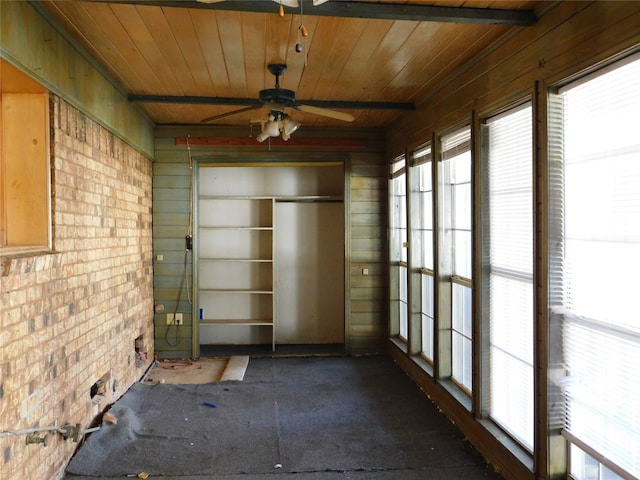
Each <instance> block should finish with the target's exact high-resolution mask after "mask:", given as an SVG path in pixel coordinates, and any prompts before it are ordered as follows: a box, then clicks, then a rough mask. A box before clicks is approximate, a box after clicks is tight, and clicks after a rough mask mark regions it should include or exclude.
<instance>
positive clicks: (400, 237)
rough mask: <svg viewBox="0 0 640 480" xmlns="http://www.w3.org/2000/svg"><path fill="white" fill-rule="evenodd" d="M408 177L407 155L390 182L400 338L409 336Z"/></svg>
mask: <svg viewBox="0 0 640 480" xmlns="http://www.w3.org/2000/svg"><path fill="white" fill-rule="evenodd" d="M406 182H407V180H406V163H405V157H404V155H403V156H401V157H400V158H398V159H397V160H396V161H394V162H393V164H392V166H391V178H390V184H389V196H390V204H391V205H390V219H389V222H390V259H391V278H392V279H397V284H396V285H392V286H391V288H392V289H393V291H392V295H391V307H392V308H394V309H396V315H397V316H398V319H399V332H398V333H399V337H400V339H402V340H404V341H406V340H407V337H408V315H409V312H408V291H407V248H406V244H407V188H406V185H407V183H406Z"/></svg>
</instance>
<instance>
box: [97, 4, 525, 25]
mask: <svg viewBox="0 0 640 480" xmlns="http://www.w3.org/2000/svg"><path fill="white" fill-rule="evenodd" d="M87 1H91V2H106V3H126V4H132V5H145V6H157V7H179V8H201V9H210V10H231V11H239V12H257V13H274V14H277V12H278V6H277V5H275V6H274V2H273V1H271V0H227V1H219V2H216V3H203V2H198V1H192V0H87ZM302 1H304V4H305V6H306V7H307V8H304V14H305V15H317V16H325V17H349V18H371V19H382V20H408V21H417V22H449V23H451V22H453V23H475V24H491V25H519V26H531V25H534V24H535V23H536V22H537V21H538V18H537V17H536V14H535V13H534V12H533V11H532V10H513V9H501V8H473V7H445V6H437V5H416V4H413V5H412V4H397V3H369V2H357V1H330V2H327V3H324V4H322V5H318V6H312V4H311V0H302ZM286 11H287V13H294V14H295V13H298V9H292V8H286Z"/></svg>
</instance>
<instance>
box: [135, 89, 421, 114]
mask: <svg viewBox="0 0 640 480" xmlns="http://www.w3.org/2000/svg"><path fill="white" fill-rule="evenodd" d="M128 99H129V101H130V102H141V103H169V104H184V105H186V104H190V105H229V106H232V105H239V106H243V105H244V106H256V107H259V106H261V105H262V103H261V102H260V100H258V99H256V98H235V97H206V96H189V95H185V96H180V95H139V94H133V93H130V94H129V96H128ZM296 104H297V105H309V106H311V107H319V108H348V109H357V110H415V109H416V107H415V105H414V104H413V103H405V102H358V101H348V100H346V101H345V100H296ZM294 108H295V107H294Z"/></svg>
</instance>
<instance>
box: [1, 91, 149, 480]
mask: <svg viewBox="0 0 640 480" xmlns="http://www.w3.org/2000/svg"><path fill="white" fill-rule="evenodd" d="M51 125H52V137H53V138H52V165H51V170H52V190H53V247H54V252H53V253H48V254H42V255H34V256H30V257H13V258H12V257H5V258H2V259H0V345H1V349H0V432H6V431H14V430H18V429H27V428H34V427H38V426H40V427H46V426H51V425H54V422H57V423H58V424H59V425H64V424H66V423H70V424H74V425H75V424H77V423H80V424H82V426H83V427H85V428H88V427H89V426H90V425H91V422H93V421H94V420H98V419H99V415H100V413H101V412H102V411H103V410H104V408H105V407H106V406H108V405H109V404H110V403H113V402H114V401H115V400H116V399H117V398H118V397H120V396H121V395H122V394H123V393H124V392H125V391H126V390H127V389H128V388H129V387H130V386H131V384H132V383H133V382H134V381H136V380H138V379H139V378H140V377H141V375H142V374H143V373H144V372H145V370H146V369H147V367H148V366H149V363H150V360H151V359H152V358H153V353H154V352H153V290H152V287H153V272H152V240H151V204H152V203H151V191H152V190H151V171H152V168H151V161H150V160H149V159H148V158H146V157H144V156H143V155H141V154H140V153H138V152H137V151H135V150H134V149H132V148H131V147H129V146H128V145H126V144H125V143H124V142H123V141H121V140H120V139H118V138H117V137H115V136H114V135H112V134H111V133H109V132H108V131H107V130H105V129H104V128H102V127H100V126H99V125H98V124H96V123H95V122H93V121H92V120H91V119H89V118H88V117H87V116H85V115H83V114H82V113H80V112H79V111H77V110H76V109H74V108H73V107H71V106H70V105H68V104H66V103H65V102H64V101H62V100H60V99H58V98H54V99H53V100H52V122H51ZM140 336H142V343H140V342H138V347H140V350H141V351H145V352H146V353H147V358H146V359H144V358H137V354H136V351H135V350H136V341H135V340H136V338H138V337H140ZM101 378H102V380H103V382H99V380H100V379H101ZM96 383H98V384H101V385H100V387H101V389H102V390H104V393H103V394H102V395H100V394H96V392H95V391H94V392H93V394H94V396H93V398H92V386H94V385H95V384H96ZM96 386H98V385H96ZM94 390H95V387H94ZM76 447H77V444H76V443H74V442H73V440H72V439H69V440H64V439H63V438H62V436H61V435H59V434H50V435H49V437H48V445H47V446H46V447H45V446H43V445H40V444H32V445H26V444H25V435H19V436H0V478H2V479H3V480H13V479H20V480H23V479H31V478H39V479H56V478H61V477H62V475H63V471H64V467H65V466H66V464H67V462H68V460H69V458H70V457H71V455H72V454H73V452H74V450H75V449H76Z"/></svg>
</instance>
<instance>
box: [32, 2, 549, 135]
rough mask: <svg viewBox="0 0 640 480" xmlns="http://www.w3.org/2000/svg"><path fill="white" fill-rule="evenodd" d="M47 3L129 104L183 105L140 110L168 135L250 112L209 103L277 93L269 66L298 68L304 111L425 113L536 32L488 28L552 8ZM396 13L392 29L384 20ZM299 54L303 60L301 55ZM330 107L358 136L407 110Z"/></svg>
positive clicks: (291, 72) (256, 115)
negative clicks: (322, 106) (418, 16)
mask: <svg viewBox="0 0 640 480" xmlns="http://www.w3.org/2000/svg"><path fill="white" fill-rule="evenodd" d="M37 3H38V5H37V8H38V9H39V10H40V11H41V12H42V13H44V14H45V15H47V16H48V17H49V18H50V20H51V21H52V22H53V23H54V24H57V25H58V26H60V27H61V28H62V29H64V30H65V31H66V32H67V33H68V34H69V36H70V38H72V39H73V41H74V42H77V44H78V45H80V46H81V47H82V48H83V49H84V50H86V52H88V53H89V55H90V56H91V57H93V58H94V59H95V60H96V61H97V63H98V64H99V65H100V66H101V68H103V69H104V70H105V71H106V72H108V74H109V75H110V76H111V77H112V78H113V79H114V80H115V82H116V83H117V84H119V85H120V87H121V88H122V89H123V91H124V92H126V93H128V94H131V95H144V96H153V97H154V98H155V97H157V96H169V97H181V98H178V99H177V100H176V99H175V98H171V99H170V100H171V101H170V102H169V101H167V102H155V101H154V102H149V101H147V102H139V103H140V106H141V107H142V108H143V109H144V110H145V111H146V112H147V113H148V114H149V116H150V117H151V118H152V119H153V120H154V121H155V122H156V123H157V124H199V123H200V122H201V120H202V119H203V118H206V117H210V116H213V115H219V114H222V113H226V112H231V111H235V110H238V109H240V108H243V106H241V105H237V104H236V105H223V104H220V105H218V104H208V103H211V102H209V101H207V99H203V98H202V97H224V98H229V97H233V98H239V99H247V101H249V100H251V99H257V98H258V92H259V91H260V90H262V89H265V88H273V87H274V83H275V79H274V77H273V76H272V75H271V74H270V73H269V72H268V70H267V65H268V64H270V63H282V64H286V65H287V67H288V68H287V71H286V73H285V74H284V75H283V76H282V77H281V78H280V86H281V87H282V88H286V89H290V90H294V91H295V96H296V99H297V100H298V102H300V103H303V101H304V100H307V101H331V102H337V101H342V102H385V103H389V102H394V103H403V104H409V105H415V104H416V103H419V102H421V101H425V99H428V97H429V95H430V94H432V93H433V91H434V89H435V88H436V87H437V86H438V85H441V84H442V83H443V82H445V81H446V80H447V79H448V78H450V76H451V75H452V74H453V73H454V72H455V71H456V70H458V69H459V68H460V67H461V66H463V65H465V64H467V63H469V62H472V61H473V60H474V58H476V57H477V56H478V55H480V54H481V53H482V51H483V50H485V49H486V48H488V47H489V46H490V45H491V44H492V43H493V42H495V41H497V40H498V39H499V38H500V37H501V36H503V35H505V34H507V33H508V32H509V31H510V30H511V29H522V28H528V26H526V25H521V23H523V22H522V20H519V19H518V18H517V17H514V18H513V21H507V22H506V23H505V22H502V23H500V22H499V21H498V20H491V19H489V20H486V19H483V18H484V17H483V16H485V15H486V14H487V13H488V14H489V15H492V14H493V13H495V11H496V10H497V11H498V12H497V13H501V12H502V13H504V11H505V10H508V11H509V12H507V13H514V12H515V13H516V14H517V13H519V12H522V13H523V14H529V15H531V18H533V21H534V22H535V17H534V15H533V14H532V12H533V11H534V9H536V8H538V7H539V6H540V4H541V3H542V2H539V1H531V0H513V1H511V0H496V1H494V0H474V1H453V0H451V1H416V0H413V1H405V0H403V1H399V0H386V1H385V2H384V3H382V2H378V1H375V0H360V1H357V2H356V1H353V2H345V1H343V0H329V1H328V2H327V3H325V4H323V5H321V6H317V7H315V6H313V5H312V4H311V2H310V0H305V3H303V6H304V8H303V15H302V16H301V15H300V9H299V8H297V9H296V8H286V9H285V15H284V16H280V15H278V9H279V5H278V4H277V3H274V2H268V1H267V2H258V1H254V4H256V5H258V4H260V5H266V7H261V8H263V10H264V9H266V10H267V12H266V13H265V12H255V11H253V12H252V11H237V10H236V8H240V7H242V6H243V4H247V2H234V0H226V1H222V2H220V1H218V3H210V4H204V3H198V2H190V1H183V2H175V1H174V2H161V1H153V0H150V1H145V2H135V1H126V0H118V1H113V2H108V1H95V0H94V1H68V0H60V1H58V0H51V1H49V0H48V1H45V2H37ZM283 3H285V2H284V1H283ZM332 3H333V4H334V5H333V7H332V6H331V4H332ZM364 3H366V4H367V5H366V6H367V7H368V10H366V12H367V13H366V15H365V16H367V17H372V18H352V17H346V16H341V15H344V13H341V10H340V9H339V8H337V7H338V6H339V7H340V8H341V9H344V8H345V7H348V6H349V5H355V6H357V7H358V8H360V7H362V5H360V4H364ZM33 4H34V6H35V2H34V3H33ZM376 4H377V5H376ZM175 5H178V6H175ZM232 5H233V6H232ZM390 5H391V7H390V8H391V9H390V10H389V6H390ZM405 5H407V6H410V7H412V8H419V7H427V8H431V9H432V10H429V11H425V13H433V12H434V11H433V9H434V8H440V7H445V9H444V10H443V11H444V12H445V13H447V14H450V13H452V12H453V13H455V12H460V13H461V14H464V15H467V16H468V17H469V20H464V21H460V19H459V18H458V17H457V16H455V17H450V18H445V19H444V20H446V21H423V20H422V21H419V20H406V19H397V18H403V17H402V15H403V14H404V13H406V11H405V10H404V6H405ZM245 6H246V5H245ZM220 7H224V8H225V9H220ZM383 7H384V8H386V9H387V10H384V11H383V10H382V8H383ZM452 7H453V8H452ZM227 8H230V9H229V10H227ZM331 8H332V9H331ZM314 9H317V10H314ZM321 9H322V10H321ZM447 9H448V10H447ZM457 9H460V10H457ZM470 9H473V10H470ZM388 11H391V12H392V15H391V16H392V17H393V18H385V17H384V16H383V14H384V13H385V12H388ZM418 11H419V12H421V10H418ZM324 12H326V13H324ZM411 13H412V14H414V13H415V12H411ZM436 13H437V11H436ZM396 14H397V15H396ZM334 15H335V16H334ZM469 15H470V16H469ZM478 15H480V16H478ZM376 16H378V17H383V18H375V17H376ZM412 18H414V17H412ZM441 20H442V19H441ZM301 24H302V25H304V27H305V29H306V31H307V32H308V36H307V37H306V38H305V37H302V36H301V34H300V32H301V29H300V25H301ZM297 43H300V44H301V45H302V46H303V52H301V53H298V52H296V49H295V46H296V44H297ZM203 102H204V103H203ZM245 106H246V105H245ZM328 106H329V107H332V109H335V110H338V111H342V112H347V113H349V114H351V115H353V116H354V117H355V120H354V122H353V123H351V124H349V126H357V127H375V126H385V125H388V124H389V123H390V122H392V121H393V119H394V118H396V117H397V116H399V115H402V113H403V112H402V110H400V109H368V108H341V106H339V107H338V108H333V107H334V104H333V103H331V104H330V105H328ZM267 113H268V111H267V110H266V109H264V108H258V109H255V110H250V111H248V112H244V113H240V114H236V115H232V116H228V117H226V118H223V119H220V120H216V121H214V122H212V124H226V125H248V124H249V123H250V121H255V120H260V119H264V118H265V117H266V116H267ZM287 113H289V114H291V116H292V117H293V118H295V119H296V120H298V121H300V122H302V123H303V124H304V125H305V126H338V125H340V126H346V125H345V123H344V122H343V121H341V120H336V119H333V118H328V117H325V116H320V115H314V114H310V113H303V112H300V111H296V110H293V109H287Z"/></svg>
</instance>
